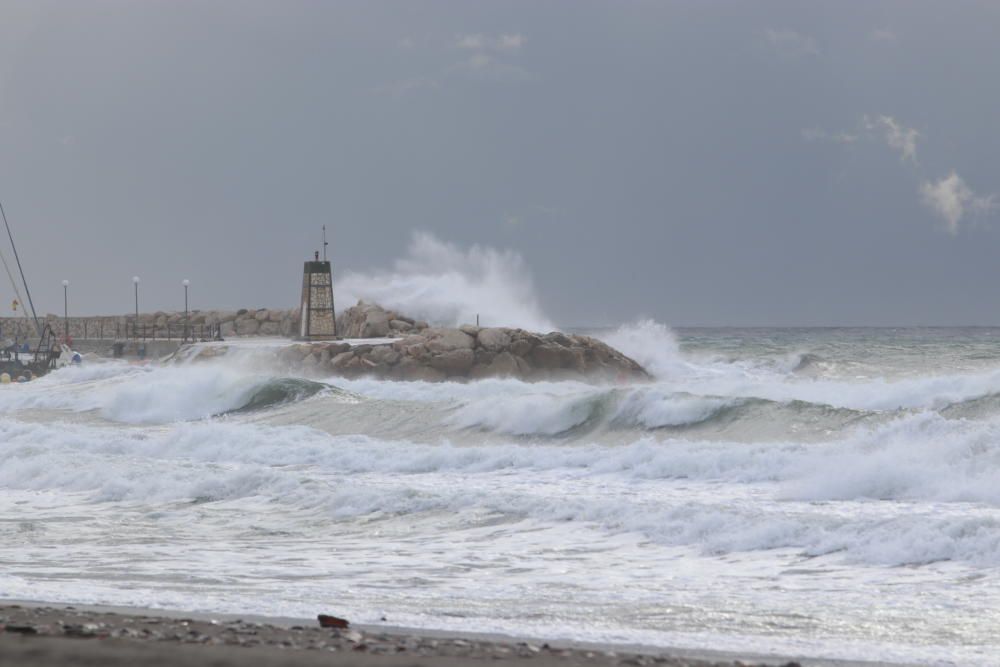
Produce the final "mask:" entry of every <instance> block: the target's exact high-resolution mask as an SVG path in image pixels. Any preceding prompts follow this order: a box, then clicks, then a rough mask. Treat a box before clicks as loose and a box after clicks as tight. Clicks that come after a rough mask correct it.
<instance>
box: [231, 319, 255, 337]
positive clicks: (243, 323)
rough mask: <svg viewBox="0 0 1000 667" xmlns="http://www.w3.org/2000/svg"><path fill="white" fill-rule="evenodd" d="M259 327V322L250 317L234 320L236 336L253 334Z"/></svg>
mask: <svg viewBox="0 0 1000 667" xmlns="http://www.w3.org/2000/svg"><path fill="white" fill-rule="evenodd" d="M258 329H260V322H258V321H257V320H256V319H252V318H243V319H239V320H236V335H237V336H253V335H254V334H256V333H257V330H258Z"/></svg>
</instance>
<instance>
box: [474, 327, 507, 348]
mask: <svg viewBox="0 0 1000 667" xmlns="http://www.w3.org/2000/svg"><path fill="white" fill-rule="evenodd" d="M476 338H477V341H478V342H479V345H480V346H481V347H483V348H485V349H487V350H489V351H490V352H499V351H500V350H503V349H506V348H507V347H508V346H509V345H510V335H509V334H508V333H507V332H506V331H504V330H503V329H480V330H479V335H478V336H477V337H476Z"/></svg>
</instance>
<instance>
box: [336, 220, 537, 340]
mask: <svg viewBox="0 0 1000 667" xmlns="http://www.w3.org/2000/svg"><path fill="white" fill-rule="evenodd" d="M337 291H338V295H340V298H341V303H347V304H348V305H353V304H354V303H355V302H356V301H357V300H359V299H364V300H366V301H369V302H373V303H378V304H380V305H382V306H385V307H386V308H393V309H397V310H399V311H401V312H405V313H407V314H408V315H410V316H411V317H416V318H418V319H425V320H428V321H430V322H434V323H438V324H444V325H452V326H457V325H461V324H469V323H474V322H475V321H476V317H477V315H478V316H479V318H480V322H481V324H482V325H483V326H508V327H522V328H524V329H531V330H536V331H551V330H553V329H554V328H555V327H554V326H553V324H552V323H551V322H550V321H549V319H548V318H547V317H545V315H544V314H543V312H542V310H541V308H540V307H539V304H538V300H537V297H536V295H535V288H534V285H533V283H532V279H531V272H530V270H529V269H528V267H527V266H526V265H525V262H524V259H523V258H522V257H521V256H520V255H519V254H517V253H516V252H513V251H510V250H496V249H494V248H489V247H484V246H479V245H473V246H471V247H469V248H467V249H463V248H461V247H459V246H457V245H455V244H453V243H447V242H444V241H440V240H438V239H437V238H435V237H434V236H433V235H431V234H428V233H415V234H414V235H413V239H412V241H411V242H410V247H409V248H408V249H407V254H406V256H405V257H403V258H401V259H398V260H396V262H395V264H394V266H393V268H392V269H391V270H387V271H375V272H370V273H348V274H346V275H344V276H343V277H341V278H339V279H338V281H337Z"/></svg>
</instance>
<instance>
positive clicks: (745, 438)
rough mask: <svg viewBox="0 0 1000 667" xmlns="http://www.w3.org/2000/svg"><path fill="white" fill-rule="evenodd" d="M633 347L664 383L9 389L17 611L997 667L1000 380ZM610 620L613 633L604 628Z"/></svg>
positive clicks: (645, 336)
mask: <svg viewBox="0 0 1000 667" xmlns="http://www.w3.org/2000/svg"><path fill="white" fill-rule="evenodd" d="M635 329H636V328H635V327H633V333H632V334H629V335H634V336H635V338H636V341H633V347H632V348H631V351H632V353H633V354H634V355H636V356H642V355H643V354H646V353H644V352H643V345H646V344H648V349H649V350H650V352H649V353H648V354H647V356H645V357H644V359H646V360H647V361H646V363H649V364H651V365H657V368H659V369H660V371H661V375H660V377H659V378H658V380H657V381H656V382H653V383H642V384H634V385H626V386H617V385H615V386H591V385H586V384H583V383H569V382H555V383H553V382H547V383H535V384H533V383H526V382H520V381H517V380H501V379H491V380H484V381H479V382H473V383H467V384H460V383H439V384H427V383H391V382H380V381H376V380H372V379H356V380H343V379H338V378H330V383H332V384H335V385H338V386H340V387H341V388H343V389H345V390H347V391H349V392H351V400H350V401H348V400H342V398H341V397H342V396H343V394H341V393H339V392H337V390H335V389H330V390H329V391H328V392H327V393H321V394H319V395H317V396H316V397H315V398H312V399H310V400H308V401H299V402H294V399H295V397H294V396H291V397H290V398H289V400H290V401H293V402H289V403H286V404H283V405H282V406H281V407H280V408H276V409H261V410H258V411H257V412H254V413H252V414H251V413H241V412H235V413H234V412H233V411H234V410H237V409H238V408H240V407H242V406H243V405H245V403H246V401H247V400H248V398H249V397H251V396H254V395H256V392H259V391H260V390H261V389H262V388H268V387H273V384H274V382H275V380H276V378H275V376H274V373H273V371H272V370H266V371H263V372H262V369H270V368H271V367H270V366H269V365H268V364H267V363H266V361H267V359H266V357H267V354H269V352H268V351H267V350H263V351H262V350H260V349H256V348H255V349H254V350H251V351H246V353H245V354H244V353H243V352H241V353H240V354H236V355H234V356H233V357H232V358H227V359H225V360H223V361H219V362H212V363H207V364H190V365H184V364H178V365H176V366H175V367H171V368H160V367H149V368H142V367H134V366H128V365H126V364H120V363H110V364H106V365H93V366H85V367H83V368H71V369H65V370H61V371H59V372H57V373H53V374H51V375H50V376H48V377H46V378H43V379H41V380H39V381H37V382H34V383H30V384H27V385H18V386H7V387H0V415H2V416H0V462H2V463H0V512H3V513H4V514H5V515H10V516H15V515H16V516H18V517H19V520H18V521H17V522H0V560H2V561H3V562H8V563H12V564H14V565H13V566H12V568H11V570H10V572H5V573H2V574H0V597H2V596H4V595H8V596H9V595H11V594H13V593H16V592H18V591H26V590H30V591H32V594H33V595H35V594H37V595H41V596H46V597H51V598H54V599H67V601H73V600H76V601H80V600H82V599H84V598H88V599H90V598H93V599H92V600H91V601H94V602H101V601H104V602H113V601H118V602H124V603H129V602H131V603H137V602H141V601H143V600H147V601H149V600H152V601H154V602H150V603H151V604H164V605H168V604H170V605H172V606H175V607H177V606H180V607H190V606H194V605H195V604H196V603H195V602H193V601H200V602H198V603H197V604H200V605H204V606H205V607H206V608H212V609H224V608H225V609H234V610H240V611H243V610H246V609H251V608H254V605H255V604H256V605H260V604H263V603H262V602H261V600H266V601H267V605H269V606H268V609H267V610H265V611H272V610H274V609H282V610H288V611H289V613H291V612H294V613H304V612H302V611H301V610H306V611H308V610H310V609H315V607H316V605H317V604H323V600H329V599H337V600H338V601H342V604H343V608H344V609H346V610H347V611H348V612H350V613H351V614H354V615H355V616H352V617H357V618H368V617H367V616H364V614H366V613H369V614H373V613H374V612H372V611H371V610H373V609H388V610H389V613H390V617H391V618H392V619H393V620H399V619H410V620H411V621H412V622H413V623H415V624H421V625H427V626H430V627H435V626H436V627H441V626H442V625H448V624H449V623H451V622H452V621H453V620H454V619H456V618H458V616H456V615H455V614H460V615H461V618H462V619H463V620H462V622H463V623H468V624H470V625H469V627H468V628H467V629H472V630H475V629H476V628H477V627H483V626H485V625H489V624H493V625H491V627H500V626H499V625H498V624H499V623H501V621H500V620H498V619H505V618H506V619H510V618H518V619H528V618H530V619H532V620H530V621H524V622H523V624H521V625H517V627H516V628H515V629H516V630H517V631H518V632H525V633H529V634H530V633H531V630H532V628H548V627H550V625H551V624H552V623H555V622H556V621H555V620H553V619H556V620H558V622H559V623H562V624H563V625H560V626H559V627H560V628H562V629H561V630H559V632H560V633H562V636H567V637H579V636H600V637H617V638H619V639H620V640H626V639H633V640H638V639H642V640H644V641H650V642H653V643H656V642H661V641H662V642H665V641H668V640H667V639H665V637H667V636H668V635H667V634H663V633H665V632H666V633H669V637H670V638H671V639H670V640H671V641H673V640H674V639H676V638H677V637H681V638H683V637H685V636H687V637H688V638H689V639H690V637H691V636H692V635H690V634H688V635H685V632H687V633H690V632H692V628H696V629H698V632H703V631H706V630H705V629H706V628H708V629H709V630H707V632H710V633H718V635H719V642H720V643H721V644H725V645H727V646H733V647H744V648H748V649H751V650H752V649H753V648H755V647H756V648H760V647H775V646H785V647H787V646H791V645H798V644H795V642H800V645H801V647H802V652H804V653H816V652H818V651H820V650H821V649H822V651H826V652H827V653H828V654H829V655H833V656H838V655H839V656H842V657H851V656H853V657H857V656H858V655H859V651H860V649H858V647H859V646H865V647H866V650H870V651H871V654H870V655H868V654H866V655H868V657H872V658H878V657H882V658H885V657H887V656H894V657H896V658H897V659H902V660H926V661H934V660H938V661H940V660H941V659H943V658H942V656H944V657H947V656H949V655H961V656H963V660H957V661H958V662H967V663H969V664H989V659H988V656H990V655H993V653H991V649H992V647H994V646H995V644H996V642H995V640H993V639H992V636H993V628H994V627H995V624H996V622H998V621H1000V617H998V615H997V613H996V609H997V608H1000V578H998V577H997V576H996V573H997V572H998V571H1000V492H998V489H1000V444H998V443H1000V399H997V398H995V397H997V396H1000V371H997V370H996V365H995V363H993V362H991V361H990V360H989V356H988V355H986V354H982V355H980V356H973V355H972V353H970V352H969V351H968V349H966V348H961V349H959V351H958V352H953V354H954V355H955V356H956V357H959V358H961V359H966V360H967V361H966V362H963V364H956V365H954V368H962V369H963V370H962V371H961V372H959V371H956V370H954V369H952V370H947V371H945V372H941V371H939V370H936V369H938V368H939V367H944V366H942V365H941V364H939V365H937V366H934V367H933V369H932V370H928V369H927V368H925V367H924V366H923V365H921V364H922V363H923V362H922V357H923V353H922V352H918V353H912V352H909V353H907V354H910V356H909V357H906V356H905V355H904V356H901V357H900V358H899V359H894V360H893V367H894V368H896V369H904V371H905V372H902V373H896V374H890V373H884V374H881V375H880V374H879V373H878V372H877V371H878V366H877V365H876V364H874V363H873V362H872V361H871V360H868V361H866V362H865V363H866V365H865V373H866V376H865V377H846V376H844V375H840V376H836V377H834V376H832V375H831V374H828V373H827V372H826V370H825V368H826V367H825V366H822V364H825V363H826V361H825V360H824V361H822V362H821V361H816V359H819V358H820V357H819V356H817V355H815V354H814V353H813V352H811V351H810V349H811V348H810V346H809V345H808V344H802V343H800V342H796V343H795V345H794V352H788V353H787V354H784V353H782V351H781V350H780V349H779V348H778V347H777V346H775V345H773V344H772V343H768V344H767V345H766V346H763V347H762V348H761V349H766V354H758V355H757V356H753V355H747V354H742V355H741V354H735V353H732V352H731V347H730V348H724V351H723V352H719V353H717V354H716V353H711V352H709V353H704V352H702V353H700V354H699V355H698V356H697V357H693V356H688V355H685V354H684V353H683V352H681V351H680V350H679V349H678V347H677V346H676V344H674V343H672V342H670V334H669V331H668V330H666V329H665V328H662V327H659V326H658V325H655V324H650V323H647V324H645V325H641V326H639V327H638V329H639V330H643V329H645V330H646V331H645V333H642V334H641V335H640V334H636V333H635V331H634V330H635ZM644 340H645V341H647V343H643V342H642V341H644ZM649 340H653V342H652V343H648V341H649ZM657 340H658V341H660V342H656V341H657ZM623 345H629V343H627V342H626V343H623ZM686 345H687V344H686ZM658 349H659V350H660V351H662V355H661V356H660V357H657V354H656V353H657V350H658ZM685 349H686V348H685ZM831 349H832V350H833V352H832V353H831V352H829V350H831ZM864 349H867V347H865V348H864ZM837 354H839V352H837V348H836V346H833V345H827V348H826V350H825V351H824V352H823V358H824V359H825V358H826V357H827V356H832V357H834V361H832V362H830V363H838V364H841V363H842V362H843V360H842V359H840V358H838V357H836V355H837ZM901 354H903V353H901ZM977 354H979V353H978V352H977ZM262 355H263V356H262ZM810 355H812V356H810ZM979 359H983V361H978V360H979ZM969 360H971V361H969ZM805 362H809V364H812V366H811V367H812V368H818V370H816V371H815V372H810V373H804V372H802V365H803V363H805ZM907 364H909V366H907ZM842 367H843V366H842ZM278 380H280V381H282V382H284V381H288V380H289V379H288V378H284V379H281V378H278ZM292 382H299V381H298V380H292ZM956 404H957V407H949V406H955V405H956ZM267 405H270V403H265V406H264V407H265V408H266V407H267ZM218 414H224V415H225V416H222V417H213V416H211V415H218ZM963 416H964V417H965V418H959V417H963ZM760 425H771V426H773V429H772V430H771V431H769V432H768V435H767V437H766V438H757V437H754V436H753V434H754V433H757V432H758V427H759V426H760ZM806 434H808V435H809V437H805V435H806ZM293 552H294V557H290V554H292V553H293ZM39 554H44V555H43V556H40V555H39ZM609 563H611V564H613V566H609ZM901 565H905V566H906V567H898V566H901ZM109 567H111V568H115V569H116V572H119V574H116V576H115V578H114V579H113V580H109V579H108V578H107V571H108V568H109ZM220 572H224V573H225V574H224V575H220V574H219V573H220ZM12 573H13V574H12ZM67 573H69V574H67ZM192 573H195V574H192ZM417 581H419V582H420V583H419V585H414V582H417ZM178 582H183V583H180V584H179V583H178ZM870 591H876V592H877V594H878V596H879V605H878V613H877V614H876V615H875V616H874V617H873V616H872V602H871V600H872V594H871V593H870ZM818 596H819V597H822V598H823V599H824V605H821V606H817V605H815V600H816V599H817V597H818ZM664 599H669V600H670V601H671V605H670V608H669V610H667V611H665V608H664V605H663V600H664ZM595 605H597V606H599V607H600V609H601V617H600V618H601V620H600V621H595V620H594V618H595V617H594V615H593V613H592V612H590V611H580V610H592V609H594V608H595ZM373 618H378V617H377V616H374V617H373ZM963 619H976V621H975V622H973V623H970V622H967V621H966V620H963ZM407 622H409V621H407ZM455 622H457V621H455ZM477 624H478V625H477ZM546 624H549V625H546ZM563 626H565V627H563ZM512 627H513V626H512ZM830 627H836V628H837V633H836V634H835V635H833V634H829V633H827V632H826V630H825V628H830ZM666 628H669V630H668V629H666ZM915 628H916V629H915ZM595 633H596V634H595ZM657 633H659V634H657ZM956 633H958V634H956ZM623 638H624V639H623ZM691 641H693V640H691ZM837 642H843V645H844V647H845V648H843V649H839V648H838V644H837ZM695 643H698V642H695ZM928 643H929V644H934V646H932V647H930V648H928V647H927V646H925V644H928ZM817 647H819V648H817ZM949 650H950V652H949ZM983 656H987V658H984V659H980V658H982V657H983Z"/></svg>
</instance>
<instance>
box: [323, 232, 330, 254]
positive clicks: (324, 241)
mask: <svg viewBox="0 0 1000 667" xmlns="http://www.w3.org/2000/svg"><path fill="white" fill-rule="evenodd" d="M328 245H330V244H329V243H327V242H326V225H323V261H324V262H325V261H326V247H327V246H328Z"/></svg>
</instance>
